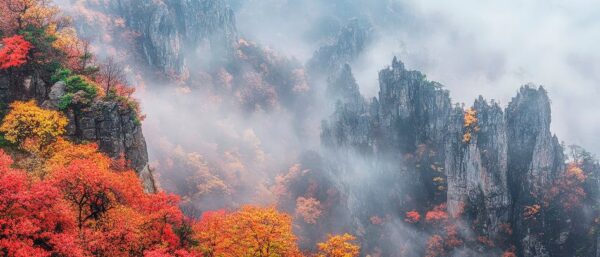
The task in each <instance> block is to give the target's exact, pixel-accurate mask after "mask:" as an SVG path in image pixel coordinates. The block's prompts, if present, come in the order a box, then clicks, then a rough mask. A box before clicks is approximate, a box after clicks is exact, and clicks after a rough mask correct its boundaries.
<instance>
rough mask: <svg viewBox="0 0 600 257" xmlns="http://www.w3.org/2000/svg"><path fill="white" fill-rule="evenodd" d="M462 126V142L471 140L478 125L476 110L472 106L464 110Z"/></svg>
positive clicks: (477, 129)
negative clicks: (463, 131) (463, 130)
mask: <svg viewBox="0 0 600 257" xmlns="http://www.w3.org/2000/svg"><path fill="white" fill-rule="evenodd" d="M464 127H465V133H464V134H463V142H465V143H469V142H471V138H472V137H473V133H475V132H477V131H479V126H477V111H476V110H475V109H474V108H469V109H467V110H466V111H465V115H464Z"/></svg>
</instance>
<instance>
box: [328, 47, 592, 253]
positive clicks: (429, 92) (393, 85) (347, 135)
mask: <svg viewBox="0 0 600 257" xmlns="http://www.w3.org/2000/svg"><path fill="white" fill-rule="evenodd" d="M338 74H345V75H343V76H341V77H340V76H339V75H338V79H337V80H335V79H334V80H330V81H333V82H335V83H333V85H335V87H334V89H336V90H330V91H332V92H337V97H338V99H341V100H338V107H337V108H336V111H335V112H334V114H333V115H332V116H331V117H330V118H329V120H327V121H324V122H323V126H322V129H323V130H322V144H323V145H324V146H325V147H326V149H330V150H329V151H333V152H347V151H355V152H358V153H368V154H367V155H362V156H363V157H362V158H367V159H369V158H370V161H368V162H370V163H371V166H369V167H371V168H372V169H373V170H375V172H376V174H372V176H374V177H377V176H379V175H378V174H379V173H389V172H393V173H395V174H398V175H397V176H391V175H389V174H388V175H386V176H385V177H386V178H387V179H388V180H390V179H392V178H395V179H397V180H398V181H396V184H398V185H401V187H403V188H410V189H409V191H410V192H412V194H413V196H411V197H410V198H411V199H413V202H412V203H411V202H410V201H408V202H407V201H403V200H401V199H402V196H401V195H396V196H395V197H392V198H390V197H389V196H390V194H399V193H400V192H401V191H398V190H392V189H389V190H388V191H386V193H385V194H384V195H385V196H381V195H380V196H381V197H385V198H386V199H387V200H388V203H387V205H388V207H383V206H379V207H375V206H369V208H371V209H377V208H392V207H393V206H395V205H390V201H391V202H394V201H399V202H401V203H402V204H401V205H399V206H398V207H397V208H401V209H402V208H406V207H409V208H417V209H418V208H419V206H431V204H436V203H446V204H447V208H448V212H449V213H456V212H464V215H465V217H464V220H465V222H467V224H472V225H471V229H473V230H474V232H476V233H478V234H482V235H485V236H486V237H488V238H492V239H494V238H496V237H497V236H498V235H499V232H500V230H501V228H502V227H506V226H511V227H512V228H513V230H514V234H513V235H512V239H511V240H512V241H513V243H514V244H515V245H516V246H517V253H518V254H519V256H531V257H533V256H535V257H542V256H553V255H551V254H550V253H551V252H561V251H566V250H565V247H567V246H566V245H567V243H566V242H573V240H574V239H573V238H576V237H577V235H578V234H576V233H575V234H574V232H573V231H576V230H575V228H574V226H573V225H572V224H570V223H569V220H566V221H561V220H560V219H559V220H558V221H555V219H556V218H555V217H552V216H550V215H555V214H551V213H550V212H548V213H546V212H544V211H542V212H541V213H540V214H539V216H538V217H536V219H535V220H530V219H528V218H527V217H525V215H524V214H523V212H524V209H525V208H527V207H528V206H534V205H536V204H537V205H539V204H542V202H543V201H544V200H543V196H544V194H545V193H547V190H548V189H549V188H551V187H552V186H553V185H555V182H556V180H557V179H558V178H559V177H560V176H561V174H562V173H563V172H564V170H565V162H566V158H565V156H564V153H563V148H562V146H561V144H560V143H559V141H558V139H557V137H556V136H554V135H553V134H552V133H551V132H550V121H551V120H550V116H551V115H550V100H549V98H548V95H547V92H546V91H545V90H544V89H543V88H542V87H539V88H536V87H534V86H533V85H525V86H523V87H521V89H520V90H519V93H518V94H517V96H516V97H514V98H513V99H512V101H511V102H510V103H509V105H508V106H507V108H506V109H505V110H503V109H502V108H501V107H500V105H499V104H498V103H496V102H494V101H491V102H488V101H486V100H485V99H484V98H483V97H479V98H478V99H477V100H476V101H475V102H474V104H473V106H472V107H471V108H470V109H468V111H467V109H465V108H464V107H461V106H458V105H457V106H453V105H452V103H451V100H450V97H449V93H448V91H446V90H443V89H442V86H441V84H439V83H436V82H430V81H427V80H426V79H425V76H424V75H423V74H421V73H420V72H418V71H408V70H406V69H405V68H404V65H403V64H402V62H400V61H398V60H397V59H396V58H394V60H393V62H392V65H391V66H390V67H388V68H386V69H384V70H382V71H381V72H380V73H379V82H380V91H379V97H378V98H375V99H373V100H372V101H371V102H370V103H368V104H367V103H364V102H363V104H351V103H352V101H349V100H347V99H348V98H349V97H348V95H350V96H351V97H350V98H356V97H354V96H352V95H353V94H354V92H358V90H357V89H355V88H356V87H357V85H356V83H355V81H354V80H353V79H351V73H350V72H349V67H348V68H343V69H342V72H340V73H338ZM348 74H349V75H348ZM334 78H335V77H334ZM344 99H346V100H345V101H342V100H344ZM360 99H362V98H360ZM363 101H364V100H363ZM467 115H472V116H474V117H469V121H466V119H467V118H465V116H467ZM365 156H366V157H365ZM369 156H370V157H369ZM334 158H337V160H336V161H335V162H337V163H344V162H346V163H356V160H351V159H347V160H345V161H344V160H340V158H342V159H344V158H356V155H340V154H338V155H334ZM342 166H343V165H342ZM349 167H350V169H351V165H350V166H347V167H346V169H348V168H349ZM588 170H591V171H592V172H591V173H589V175H586V176H594V177H596V176H598V174H594V172H593V170H594V169H593V168H589V169H588ZM407 181H408V182H407ZM385 183H390V184H392V182H390V181H387V182H385ZM385 183H384V184H385ZM347 187H348V188H351V186H350V185H347ZM590 188H593V186H590ZM349 190H350V189H349ZM373 191H376V190H373ZM588 191H589V192H595V191H594V190H593V189H588ZM392 192H395V193H392ZM405 192H406V191H405ZM371 193H372V192H371ZM363 194H364V195H367V194H369V193H363ZM394 199H395V200H394ZM414 199H417V200H416V201H414ZM553 219H554V220H553ZM536 220H537V221H536ZM545 221H548V222H549V223H554V224H546V222H545ZM556 222H560V224H558V223H556ZM547 230H552V231H556V233H555V234H556V235H553V234H544V232H545V231H547ZM581 231H584V229H581V228H580V232H577V233H583V235H585V233H586V232H581ZM571 244H575V243H571ZM585 247H588V246H585ZM585 247H582V249H584V248H585ZM585 249H588V248H585ZM590 251H592V250H590ZM592 252H593V251H592Z"/></svg>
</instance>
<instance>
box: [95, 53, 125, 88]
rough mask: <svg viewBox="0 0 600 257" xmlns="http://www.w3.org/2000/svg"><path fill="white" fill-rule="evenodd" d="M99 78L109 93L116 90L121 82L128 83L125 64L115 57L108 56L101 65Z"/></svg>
mask: <svg viewBox="0 0 600 257" xmlns="http://www.w3.org/2000/svg"><path fill="white" fill-rule="evenodd" d="M98 80H99V81H100V83H101V84H102V86H103V87H104V90H105V92H106V93H107V94H109V93H110V92H111V90H114V89H115V88H116V87H117V85H119V84H126V77H125V68H124V67H123V64H122V63H120V62H118V61H116V60H115V59H114V58H113V57H108V58H106V60H105V61H104V62H103V63H102V64H101V65H100V72H99V73H98Z"/></svg>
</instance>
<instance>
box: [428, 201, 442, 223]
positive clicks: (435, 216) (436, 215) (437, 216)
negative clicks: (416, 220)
mask: <svg viewBox="0 0 600 257" xmlns="http://www.w3.org/2000/svg"><path fill="white" fill-rule="evenodd" d="M446 220H448V213H447V212H446V205H445V204H440V205H438V206H436V207H434V208H433V210H431V211H428V212H427V213H426V214H425V221H426V222H427V223H440V222H444V221H446Z"/></svg>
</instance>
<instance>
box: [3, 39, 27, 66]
mask: <svg viewBox="0 0 600 257" xmlns="http://www.w3.org/2000/svg"><path fill="white" fill-rule="evenodd" d="M2 45H3V47H2V48H0V69H8V68H12V67H20V66H21V65H23V64H25V63H27V54H28V53H29V50H30V49H31V48H32V47H33V46H32V45H31V43H29V42H28V41H27V40H25V39H24V38H23V36H21V35H17V36H12V37H7V38H4V39H2Z"/></svg>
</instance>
